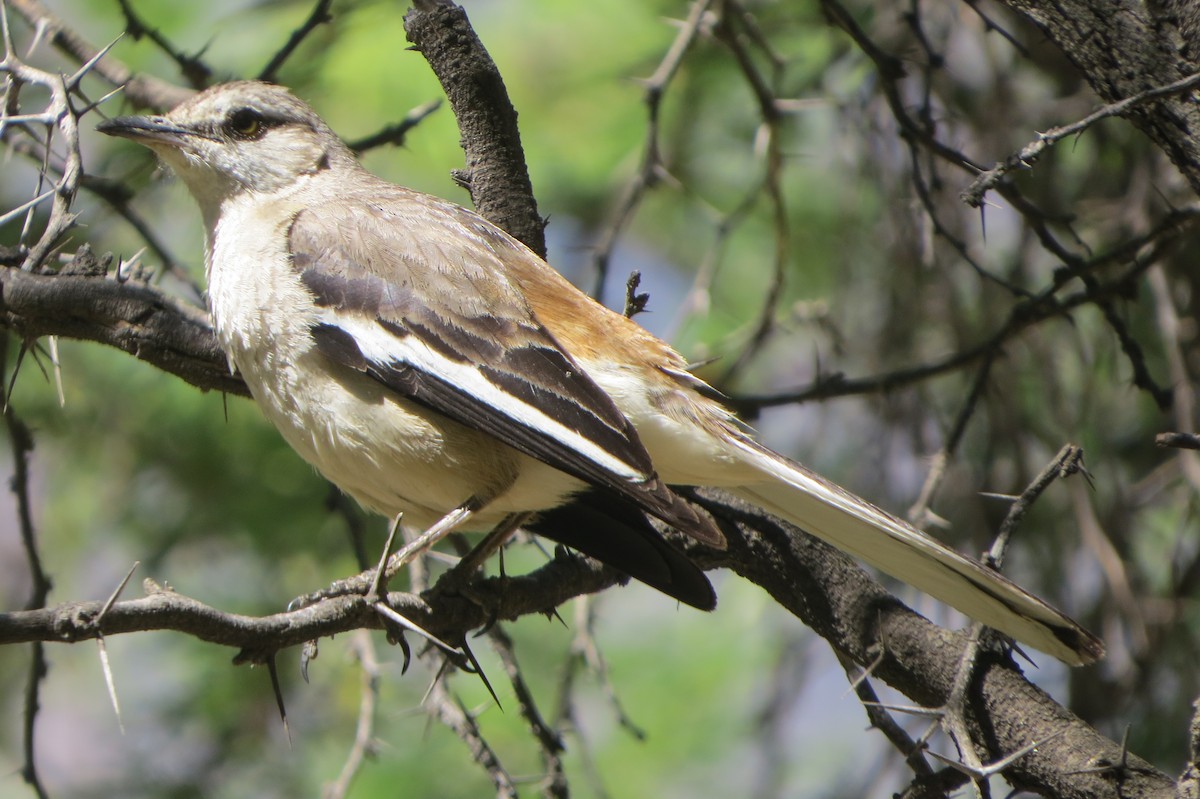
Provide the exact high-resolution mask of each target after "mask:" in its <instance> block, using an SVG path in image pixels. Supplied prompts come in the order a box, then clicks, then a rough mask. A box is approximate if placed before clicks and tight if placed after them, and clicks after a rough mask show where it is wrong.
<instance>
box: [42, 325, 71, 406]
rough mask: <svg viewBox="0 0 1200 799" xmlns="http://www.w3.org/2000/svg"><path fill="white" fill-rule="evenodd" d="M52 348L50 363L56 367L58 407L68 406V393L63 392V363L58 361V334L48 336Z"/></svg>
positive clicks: (55, 384) (55, 381)
mask: <svg viewBox="0 0 1200 799" xmlns="http://www.w3.org/2000/svg"><path fill="white" fill-rule="evenodd" d="M46 341H47V342H48V346H49V349H50V365H51V366H53V367H54V388H55V391H56V392H57V393H58V407H60V408H65V407H67V395H66V394H65V393H64V392H63V381H62V364H60V363H59V361H58V336H46Z"/></svg>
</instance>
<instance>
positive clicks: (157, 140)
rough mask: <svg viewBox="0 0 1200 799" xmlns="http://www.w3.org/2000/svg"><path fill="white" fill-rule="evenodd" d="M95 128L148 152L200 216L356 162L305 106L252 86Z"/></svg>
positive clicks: (233, 86)
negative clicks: (176, 179)
mask: <svg viewBox="0 0 1200 799" xmlns="http://www.w3.org/2000/svg"><path fill="white" fill-rule="evenodd" d="M96 129H97V130H99V131H100V132H101V133H107V134H108V135H110V136H121V137H124V138H127V139H133V140H134V141H136V142H138V143H139V144H144V145H145V146H147V147H149V148H150V149H151V150H154V152H156V153H157V154H158V155H159V157H160V158H162V160H163V161H164V162H166V163H167V165H168V166H170V167H171V168H172V169H173V170H174V171H175V172H176V174H178V175H179V176H180V177H181V178H182V179H183V181H184V183H186V184H187V186H188V189H190V190H191V193H192V194H193V195H194V196H195V197H196V199H197V201H199V203H200V206H201V208H202V210H204V212H205V215H206V216H209V214H212V213H215V212H216V211H217V210H218V209H219V208H220V205H221V204H222V203H223V202H224V201H225V200H227V199H229V198H230V197H233V196H235V195H238V194H240V193H243V192H255V193H271V192H276V191H279V190H281V189H284V188H286V187H288V186H290V185H291V184H292V183H294V182H295V181H296V180H297V179H299V178H300V177H301V176H303V175H310V174H314V173H316V172H319V171H321V170H324V169H328V168H333V167H344V166H346V165H347V164H354V163H355V159H354V156H353V154H352V153H351V152H350V150H349V149H348V148H347V147H346V146H345V144H343V143H342V141H341V139H339V138H338V137H337V135H336V134H335V133H334V132H333V131H332V130H330V128H329V126H328V125H326V124H325V122H324V121H323V120H322V119H321V118H320V117H319V116H317V114H316V112H315V111H313V110H312V109H311V108H309V107H308V105H306V104H305V103H304V102H302V101H301V100H299V99H297V98H296V96H295V95H293V94H292V93H291V92H289V91H288V90H287V89H284V88H282V87H280V86H274V85H272V84H269V83H261V82H258V81H237V82H234V83H225V84H220V85H217V86H213V87H212V88H210V89H207V90H205V91H203V92H201V93H200V94H197V95H196V96H195V97H192V98H191V99H189V100H186V101H185V102H183V103H181V104H180V105H178V106H176V107H175V108H174V109H172V110H171V112H170V113H168V114H166V115H165V116H127V117H116V118H115V119H110V120H106V121H104V122H101V123H100V124H99V125H97V126H96Z"/></svg>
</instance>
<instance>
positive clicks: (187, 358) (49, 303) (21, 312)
mask: <svg viewBox="0 0 1200 799" xmlns="http://www.w3.org/2000/svg"><path fill="white" fill-rule="evenodd" d="M0 315H2V318H3V324H4V326H5V327H8V328H9V329H11V330H14V331H16V332H17V333H19V334H20V335H22V336H24V337H26V338H28V339H35V338H38V337H40V336H64V337H66V338H75V339H80V340H83V341H96V342H99V343H101V344H107V345H109V346H111V347H116V348H118V349H121V350H124V351H125V352H128V353H129V354H131V355H133V356H135V357H137V358H139V359H141V360H143V361H146V362H147V363H150V364H153V365H154V366H157V367H158V368H159V369H162V370H163V371H165V372H170V373H171V374H174V375H177V376H179V377H182V378H183V379H184V380H186V381H187V382H189V383H191V384H192V385H193V386H196V387H197V388H201V389H205V390H215V391H224V392H226V393H229V394H240V395H243V396H245V395H248V392H247V390H246V385H245V383H243V382H242V380H241V378H240V377H238V376H236V375H232V374H230V370H229V365H228V362H227V361H226V359H225V355H224V353H222V352H221V349H220V347H219V346H218V345H217V340H216V337H215V336H214V335H213V331H212V327H211V325H210V324H209V321H208V315H207V314H206V313H204V312H203V311H201V310H200V309H198V308H195V307H193V306H190V305H186V304H184V303H183V302H180V301H179V300H176V299H174V298H172V297H170V296H169V295H167V294H164V293H163V292H161V291H159V290H158V289H156V288H154V287H153V286H149V285H147V284H145V283H141V282H133V281H126V282H122V281H119V280H116V279H115V278H112V277H104V276H98V275H88V274H62V275H35V274H31V273H29V272H22V271H20V270H18V269H12V268H9V269H0Z"/></svg>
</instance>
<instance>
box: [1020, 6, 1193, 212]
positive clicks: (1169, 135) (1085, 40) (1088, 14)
mask: <svg viewBox="0 0 1200 799" xmlns="http://www.w3.org/2000/svg"><path fill="white" fill-rule="evenodd" d="M1001 1H1002V2H1003V3H1004V4H1005V5H1008V6H1009V7H1011V8H1013V9H1014V10H1016V11H1018V12H1019V13H1021V14H1022V15H1024V16H1025V17H1026V18H1027V19H1029V20H1031V21H1032V22H1033V23H1034V24H1036V25H1037V26H1038V27H1039V28H1041V29H1042V30H1043V31H1044V32H1045V34H1046V36H1047V37H1049V38H1050V40H1051V41H1053V42H1054V43H1055V44H1056V45H1058V47H1059V48H1060V49H1061V50H1062V52H1063V54H1064V55H1065V56H1066V57H1067V58H1069V59H1070V60H1071V62H1072V63H1074V64H1075V66H1076V67H1078V68H1079V73H1080V75H1081V76H1082V77H1083V78H1084V79H1085V80H1087V82H1088V83H1089V84H1090V85H1091V87H1092V89H1093V90H1094V91H1095V92H1096V94H1098V95H1100V97H1101V98H1102V99H1103V100H1104V101H1105V102H1107V103H1115V102H1119V101H1122V100H1126V99H1127V98H1131V97H1138V96H1140V95H1144V94H1146V93H1150V92H1154V91H1156V90H1158V89H1161V88H1162V87H1164V86H1170V85H1172V84H1175V83H1177V82H1178V81H1181V80H1183V79H1185V78H1186V77H1187V76H1188V75H1189V74H1192V73H1194V72H1196V71H1197V55H1198V54H1200V46H1198V45H1200V28H1198V27H1197V26H1196V25H1195V21H1196V12H1195V11H1194V10H1190V8H1189V7H1190V6H1192V5H1193V4H1185V3H1182V2H1164V3H1138V2H1131V0H1123V1H1122V2H1116V3H1112V2H1100V1H1099V0H1054V2H1050V1H1049V0H1001ZM1126 117H1127V118H1128V119H1129V120H1130V121H1131V122H1132V123H1133V124H1134V125H1136V126H1137V127H1138V129H1139V130H1141V131H1142V132H1143V133H1144V134H1146V136H1147V137H1149V138H1150V140H1151V141H1153V142H1154V143H1155V144H1157V145H1158V146H1159V147H1160V148H1161V149H1162V150H1163V151H1164V152H1165V153H1166V154H1167V155H1168V156H1169V157H1170V158H1171V161H1172V162H1174V164H1175V166H1176V167H1178V168H1179V171H1180V172H1181V173H1182V174H1183V175H1184V177H1186V178H1187V181H1188V183H1189V184H1191V187H1192V189H1193V190H1195V191H1196V192H1198V193H1200V106H1198V105H1197V104H1196V102H1195V101H1194V98H1193V93H1192V92H1186V93H1182V94H1169V95H1167V96H1164V97H1161V98H1160V99H1157V100H1155V101H1154V102H1149V103H1143V104H1141V105H1137V106H1135V107H1133V108H1131V109H1130V110H1129V112H1128V113H1127V114H1126Z"/></svg>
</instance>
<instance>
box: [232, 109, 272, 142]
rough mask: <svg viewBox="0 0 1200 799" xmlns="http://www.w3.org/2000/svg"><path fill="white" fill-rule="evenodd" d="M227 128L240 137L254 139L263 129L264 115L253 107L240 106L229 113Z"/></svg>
mask: <svg viewBox="0 0 1200 799" xmlns="http://www.w3.org/2000/svg"><path fill="white" fill-rule="evenodd" d="M225 130H227V131H229V133H230V134H231V135H233V136H236V137H237V138H239V139H253V138H254V137H256V136H258V135H259V134H260V133H262V131H263V116H262V114H260V113H258V112H257V111H255V110H254V109H253V108H239V109H238V110H236V111H234V112H233V113H232V114H230V115H229V119H228V120H226V122H225Z"/></svg>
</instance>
